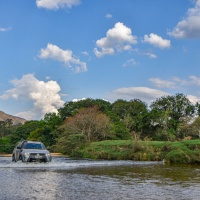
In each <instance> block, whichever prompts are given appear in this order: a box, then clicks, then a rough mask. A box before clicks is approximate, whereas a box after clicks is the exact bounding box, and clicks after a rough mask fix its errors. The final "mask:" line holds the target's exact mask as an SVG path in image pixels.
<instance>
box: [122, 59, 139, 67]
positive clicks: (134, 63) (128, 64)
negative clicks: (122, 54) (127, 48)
mask: <svg viewBox="0 0 200 200" xmlns="http://www.w3.org/2000/svg"><path fill="white" fill-rule="evenodd" d="M136 64H137V62H136V61H135V60H134V59H133V58H132V59H130V60H127V61H126V62H125V63H124V64H123V67H128V66H134V65H136Z"/></svg>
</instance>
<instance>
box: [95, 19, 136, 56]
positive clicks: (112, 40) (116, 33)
mask: <svg viewBox="0 0 200 200" xmlns="http://www.w3.org/2000/svg"><path fill="white" fill-rule="evenodd" d="M136 43H137V37H136V36H134V35H132V31H131V29H130V28H128V27H126V26H125V25H124V24H123V23H121V22H118V23H116V24H115V26H114V28H112V29H109V30H108V31H107V33H106V37H104V38H101V39H99V40H97V41H96V46H97V47H96V48H94V53H95V55H96V56H97V57H102V56H104V55H112V54H115V52H121V51H128V50H131V49H132V45H133V44H136Z"/></svg>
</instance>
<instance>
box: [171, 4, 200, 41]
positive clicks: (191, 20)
mask: <svg viewBox="0 0 200 200" xmlns="http://www.w3.org/2000/svg"><path fill="white" fill-rule="evenodd" d="M168 34H169V35H171V36H173V37H175V38H200V0H196V1H195V6H194V7H193V8H190V9H188V11H187V15H186V17H185V18H184V19H183V20H181V21H180V22H178V24H177V25H176V26H175V27H174V29H173V30H172V31H171V32H168Z"/></svg>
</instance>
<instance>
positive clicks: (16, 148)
mask: <svg viewBox="0 0 200 200" xmlns="http://www.w3.org/2000/svg"><path fill="white" fill-rule="evenodd" d="M22 144H23V142H20V143H18V145H17V146H16V147H15V160H16V161H18V160H19V158H20V153H21V151H22Z"/></svg>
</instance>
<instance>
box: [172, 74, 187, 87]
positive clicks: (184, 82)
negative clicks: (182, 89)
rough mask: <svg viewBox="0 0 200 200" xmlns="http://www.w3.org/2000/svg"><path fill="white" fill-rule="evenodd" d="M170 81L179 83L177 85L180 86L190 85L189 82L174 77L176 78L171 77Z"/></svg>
mask: <svg viewBox="0 0 200 200" xmlns="http://www.w3.org/2000/svg"><path fill="white" fill-rule="evenodd" d="M172 81H174V82H176V83H179V84H181V85H189V84H190V82H189V81H187V80H184V79H181V78H179V77H176V76H174V77H172Z"/></svg>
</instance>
